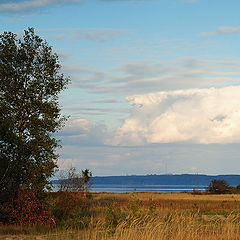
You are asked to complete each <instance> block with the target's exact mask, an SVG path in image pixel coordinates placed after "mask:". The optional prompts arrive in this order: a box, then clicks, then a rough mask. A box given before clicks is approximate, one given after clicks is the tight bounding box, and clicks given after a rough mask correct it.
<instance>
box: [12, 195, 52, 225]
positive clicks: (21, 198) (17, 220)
mask: <svg viewBox="0 0 240 240" xmlns="http://www.w3.org/2000/svg"><path fill="white" fill-rule="evenodd" d="M8 209H9V222H10V223H12V224H19V225H31V226H33V225H55V218H54V217H53V216H52V215H51V214H50V211H49V209H48V208H47V206H46V205H44V204H43V203H41V202H40V201H39V200H38V199H37V198H36V196H35V194H34V193H33V192H31V191H25V190H24V191H19V193H18V196H17V198H16V200H14V201H13V202H12V203H11V204H10V205H9V206H8Z"/></svg>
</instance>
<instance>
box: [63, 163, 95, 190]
mask: <svg viewBox="0 0 240 240" xmlns="http://www.w3.org/2000/svg"><path fill="white" fill-rule="evenodd" d="M91 177H92V172H91V171H90V170H89V169H85V170H84V171H83V170H82V172H81V173H77V171H76V168H74V167H70V168H69V169H68V170H66V171H63V172H61V174H60V180H59V191H63V192H88V190H89V188H90V180H91Z"/></svg>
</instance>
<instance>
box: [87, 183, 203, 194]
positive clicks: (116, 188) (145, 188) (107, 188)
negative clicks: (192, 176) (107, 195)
mask: <svg viewBox="0 0 240 240" xmlns="http://www.w3.org/2000/svg"><path fill="white" fill-rule="evenodd" d="M193 189H197V190H200V191H205V189H206V186H199V185H113V184H108V185H107V184H106V185H102V184H95V185H92V186H91V189H90V191H91V192H116V193H124V192H133V191H135V190H136V191H137V192H184V191H186V192H190V191H193Z"/></svg>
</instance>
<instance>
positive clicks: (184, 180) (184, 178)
mask: <svg viewBox="0 0 240 240" xmlns="http://www.w3.org/2000/svg"><path fill="white" fill-rule="evenodd" d="M212 179H224V180H225V181H227V183H228V184H229V185H231V186H237V185H238V184H240V175H217V176H213V175H202V174H173V175H131V176H108V177H93V178H92V184H94V185H100V184H101V185H108V184H109V185H113V184H114V185H115V184H116V185H119V184H120V185H198V186H199V185H201V186H207V185H209V183H210V182H211V180H212ZM52 183H53V184H57V183H58V180H54V181H53V182H52Z"/></svg>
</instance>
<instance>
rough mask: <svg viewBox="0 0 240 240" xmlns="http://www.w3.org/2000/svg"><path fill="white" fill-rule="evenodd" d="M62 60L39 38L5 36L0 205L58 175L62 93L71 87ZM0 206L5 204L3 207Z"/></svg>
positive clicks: (0, 41)
mask: <svg viewBox="0 0 240 240" xmlns="http://www.w3.org/2000/svg"><path fill="white" fill-rule="evenodd" d="M60 69H61V66H60V64H59V60H58V56H57V55H56V54H55V53H53V51H52V47H50V46H49V45H48V43H47V42H46V41H44V40H42V39H41V38H40V37H39V36H37V35H35V32H34V29H33V28H29V29H28V30H25V31H24V35H23V36H22V37H21V38H19V37H18V36H17V35H16V34H14V33H11V32H4V33H3V34H1V35H0V113H1V119H0V164H1V165H0V189H1V190H0V201H1V202H4V201H6V199H8V198H9V196H10V195H11V197H12V196H13V194H15V195H16V194H17V192H18V191H19V189H25V190H31V191H33V192H34V193H35V194H36V195H37V196H39V194H40V193H41V192H43V191H44V189H45V188H46V187H49V184H50V182H49V180H48V179H49V178H50V177H51V176H52V174H53V173H54V170H55V169H56V167H57V165H56V160H57V158H58V155H57V153H56V149H57V148H58V147H60V145H59V141H58V140H57V139H56V138H55V137H54V136H53V133H55V132H57V131H58V130H59V129H60V128H61V127H62V126H63V124H64V122H65V120H66V118H65V117H62V116H61V114H60V110H61V107H60V105H59V103H58V96H59V93H60V92H61V91H62V90H63V89H65V87H66V86H67V84H68V83H69V81H70V80H69V78H66V77H65V76H64V75H63V74H61V73H60ZM1 202H0V203H1Z"/></svg>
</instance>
